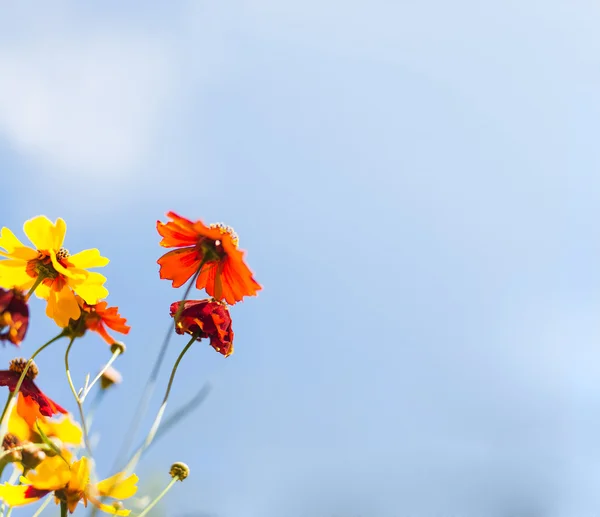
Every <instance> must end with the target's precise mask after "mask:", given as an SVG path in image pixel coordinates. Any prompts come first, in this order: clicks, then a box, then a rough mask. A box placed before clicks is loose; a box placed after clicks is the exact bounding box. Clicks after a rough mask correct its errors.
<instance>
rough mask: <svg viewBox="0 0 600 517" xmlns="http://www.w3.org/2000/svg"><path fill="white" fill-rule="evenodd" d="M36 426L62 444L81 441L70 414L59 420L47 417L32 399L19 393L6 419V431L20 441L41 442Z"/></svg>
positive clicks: (79, 428)
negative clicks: (7, 419)
mask: <svg viewBox="0 0 600 517" xmlns="http://www.w3.org/2000/svg"><path fill="white" fill-rule="evenodd" d="M37 426H39V427H40V429H41V430H42V432H43V433H44V434H45V435H46V436H47V437H48V438H58V439H59V440H60V441H61V443H63V444H70V445H79V444H80V443H81V438H82V432H81V427H80V426H79V424H78V423H77V422H75V421H74V420H72V419H71V417H70V415H68V414H67V415H65V416H64V417H62V418H61V419H60V420H56V419H50V418H47V417H45V416H44V415H42V414H41V413H40V407H39V405H38V404H37V403H36V402H35V401H34V400H31V399H29V398H27V397H24V396H23V395H22V394H21V393H19V398H18V399H17V403H16V404H15V407H14V408H13V411H12V413H11V415H10V419H9V421H8V432H9V433H11V434H13V435H14V436H16V437H17V438H18V439H19V440H20V441H22V442H33V443H41V441H42V438H41V437H40V435H39V433H38V430H37Z"/></svg>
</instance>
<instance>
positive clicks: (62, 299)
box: [0, 215, 108, 327]
mask: <svg viewBox="0 0 600 517" xmlns="http://www.w3.org/2000/svg"><path fill="white" fill-rule="evenodd" d="M23 231H24V233H25V235H27V237H28V238H29V240H30V241H31V242H32V243H33V246H34V247H33V248H31V247H29V246H25V245H24V244H23V243H22V242H21V241H20V240H19V239H18V238H17V237H16V236H15V234H14V233H13V232H12V231H10V230H9V229H8V228H2V230H1V231H0V257H4V260H0V287H4V288H6V289H12V288H17V289H22V290H28V289H31V288H35V294H36V296H38V297H39V298H43V299H45V300H47V301H48V304H47V306H46V314H47V315H48V316H49V317H50V318H52V319H53V320H54V321H55V322H56V324H57V325H58V326H59V327H66V326H67V325H68V324H69V320H70V319H74V320H76V319H77V318H79V315H80V314H81V309H80V308H79V304H78V303H77V300H76V299H75V295H74V294H73V292H74V291H75V292H76V293H77V294H78V295H79V296H81V297H82V298H83V299H84V300H85V302H86V303H90V304H95V303H97V302H98V300H100V299H101V298H105V297H106V296H107V295H108V291H107V290H106V288H105V287H104V282H105V281H106V278H105V277H104V276H103V275H101V274H100V273H96V272H90V271H88V270H87V269H88V268H94V267H102V266H105V265H106V264H108V259H107V258H105V257H102V256H101V255H100V252H99V251H98V250H97V249H95V248H94V249H88V250H84V251H80V252H79V253H76V254H74V255H70V254H69V252H68V251H67V250H66V249H65V248H63V242H64V239H65V233H66V231H67V225H66V223H65V222H64V221H63V220H62V219H60V218H59V219H57V220H56V223H52V221H50V219H48V218H47V217H45V216H43V215H40V216H37V217H34V218H33V219H30V220H29V221H26V222H25V224H24V225H23Z"/></svg>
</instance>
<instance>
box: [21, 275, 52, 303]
mask: <svg viewBox="0 0 600 517" xmlns="http://www.w3.org/2000/svg"><path fill="white" fill-rule="evenodd" d="M46 278H47V275H42V274H41V273H40V274H38V277H37V278H36V279H35V282H34V283H33V285H32V286H31V289H29V291H28V292H27V294H26V295H25V301H26V302H28V301H29V298H31V295H32V294H33V293H34V292H35V290H36V289H37V288H38V286H39V285H40V284H41V283H42V282H43V281H44V280H46Z"/></svg>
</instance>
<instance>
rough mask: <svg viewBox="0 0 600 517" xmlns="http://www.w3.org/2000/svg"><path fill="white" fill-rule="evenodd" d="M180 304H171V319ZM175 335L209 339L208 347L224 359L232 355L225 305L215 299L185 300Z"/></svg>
mask: <svg viewBox="0 0 600 517" xmlns="http://www.w3.org/2000/svg"><path fill="white" fill-rule="evenodd" d="M179 303H180V302H174V303H172V304H171V317H175V316H176V315H177V311H178V309H179ZM175 331H176V332H177V334H190V335H192V336H193V335H197V339H198V341H200V340H201V339H202V338H209V339H210V346H212V347H213V348H214V349H215V350H216V351H217V352H219V353H221V354H223V355H224V356H225V357H227V356H230V355H231V354H233V330H231V316H230V315H229V309H228V308H227V305H226V304H224V303H222V302H218V301H216V300H215V299H208V300H186V301H184V302H183V309H182V311H181V314H180V316H179V319H178V321H177V325H176V326H175Z"/></svg>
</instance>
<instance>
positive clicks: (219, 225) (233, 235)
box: [208, 223, 240, 248]
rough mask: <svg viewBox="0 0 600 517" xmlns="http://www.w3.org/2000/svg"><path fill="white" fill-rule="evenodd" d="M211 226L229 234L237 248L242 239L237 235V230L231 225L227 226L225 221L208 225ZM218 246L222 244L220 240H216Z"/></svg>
mask: <svg viewBox="0 0 600 517" xmlns="http://www.w3.org/2000/svg"><path fill="white" fill-rule="evenodd" d="M208 227H209V228H218V229H219V231H220V232H221V234H229V236H230V237H231V240H232V242H233V245H234V246H235V247H236V248H237V246H238V244H239V242H240V239H239V237H238V235H237V233H235V230H234V229H233V228H232V227H231V226H227V225H226V224H225V223H213V224H210V225H209V226H208ZM216 244H217V246H218V245H219V244H221V243H220V242H219V241H216Z"/></svg>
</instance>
